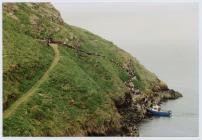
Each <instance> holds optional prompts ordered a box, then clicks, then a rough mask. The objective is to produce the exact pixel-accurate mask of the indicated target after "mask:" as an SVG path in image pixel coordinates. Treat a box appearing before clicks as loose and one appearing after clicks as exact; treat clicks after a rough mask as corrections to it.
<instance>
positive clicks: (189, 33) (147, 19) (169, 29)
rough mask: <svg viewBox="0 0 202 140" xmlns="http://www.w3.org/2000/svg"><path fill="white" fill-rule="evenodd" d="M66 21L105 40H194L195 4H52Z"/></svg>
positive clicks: (196, 36) (195, 32) (195, 36)
mask: <svg viewBox="0 0 202 140" xmlns="http://www.w3.org/2000/svg"><path fill="white" fill-rule="evenodd" d="M54 6H55V7H56V8H57V9H58V10H59V11H60V12H61V15H62V17H63V19H64V20H65V22H67V23H68V24H72V25H76V26H79V27H83V28H85V29H87V30H90V31H92V32H94V33H96V34H98V35H100V36H102V37H104V38H106V39H109V40H111V41H114V42H115V43H116V44H118V42H119V41H123V40H124V41H130V40H133V41H134V40H139V41H141V40H147V41H153V40H155V41H156V40H197V39H198V33H197V32H198V20H197V17H198V14H197V11H198V7H197V4H196V3H65V4H64V3H54Z"/></svg>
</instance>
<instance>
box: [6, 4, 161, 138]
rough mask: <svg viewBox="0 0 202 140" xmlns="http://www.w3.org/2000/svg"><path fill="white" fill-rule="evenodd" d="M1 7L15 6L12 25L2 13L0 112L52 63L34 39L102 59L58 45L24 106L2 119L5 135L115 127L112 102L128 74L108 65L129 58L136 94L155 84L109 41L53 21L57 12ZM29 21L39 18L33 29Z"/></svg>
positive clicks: (73, 132)
mask: <svg viewBox="0 0 202 140" xmlns="http://www.w3.org/2000/svg"><path fill="white" fill-rule="evenodd" d="M4 6H7V7H8V6H11V7H12V6H17V7H18V9H17V12H16V13H15V14H14V15H15V16H16V17H17V20H16V19H14V18H13V17H11V16H10V15H9V10H5V7H4V14H3V25H4V28H3V46H4V48H3V62H4V64H3V70H4V75H3V76H4V80H3V86H4V91H3V96H4V99H3V100H4V103H5V105H4V108H7V107H8V106H9V105H10V104H12V103H13V102H14V101H16V100H17V99H18V98H19V97H20V96H21V95H23V94H24V93H25V92H26V91H27V90H28V89H30V87H31V86H32V85H33V84H34V83H35V82H36V81H37V80H38V79H39V78H40V77H41V76H42V75H43V73H44V72H45V71H46V69H47V68H48V66H49V65H50V63H51V62H52V60H53V57H54V54H53V51H52V49H51V48H50V47H48V46H46V44H45V43H40V41H39V39H46V38H47V37H49V36H51V37H53V39H55V40H60V41H65V40H66V41H67V44H69V45H73V46H74V44H75V40H79V42H80V44H81V46H80V49H82V50H85V51H88V52H94V53H98V54H102V55H104V56H105V58H103V57H96V56H92V55H84V56H83V55H81V54H79V53H78V52H76V51H75V50H72V49H70V48H66V47H65V46H58V47H59V51H60V61H59V63H58V64H57V65H56V67H54V69H53V71H51V72H50V75H49V77H48V79H47V80H46V81H45V82H44V83H42V85H41V86H40V88H39V89H38V90H37V91H36V94H34V95H33V96H32V97H31V99H30V100H29V102H27V103H26V104H21V105H20V107H19V108H18V109H17V110H16V112H15V113H14V114H13V115H12V116H11V117H9V118H4V120H3V135H4V136H69V135H71V136H80V135H88V134H94V133H97V134H102V133H103V134H104V133H105V132H107V131H108V130H109V129H112V128H119V127H120V122H121V116H120V114H119V113H118V111H117V109H116V107H115V104H114V99H118V98H123V97H124V93H125V91H126V87H125V84H124V82H125V81H126V80H128V74H127V72H126V71H125V70H124V69H122V68H121V67H119V66H116V65H115V64H114V63H112V62H111V61H110V60H115V61H116V62H117V63H119V64H124V63H126V62H127V61H128V60H129V59H132V60H133V69H134V70H135V72H136V75H137V77H138V80H136V81H133V82H134V84H135V86H136V87H137V88H139V89H140V90H141V91H145V90H146V89H150V88H152V86H153V85H154V84H155V83H157V82H158V80H157V77H156V76H155V75H154V74H152V73H151V72H149V71H148V70H146V69H145V68H144V67H143V66H142V65H141V64H139V62H138V61H137V60H136V59H135V58H133V57H132V56H130V55H129V54H127V53H126V52H124V51H123V50H121V49H120V48H118V47H116V46H115V45H114V44H113V43H112V42H109V41H107V40H105V39H103V38H101V37H99V36H97V35H94V34H92V33H90V32H88V31H86V30H84V29H81V28H78V27H74V26H70V25H68V24H61V23H60V22H59V21H58V18H59V19H60V17H55V15H57V11H55V10H54V9H53V8H50V7H49V5H47V4H38V5H35V6H33V5H32V4H31V7H32V8H30V5H28V4H26V3H18V4H4ZM47 12H48V13H47ZM43 14H44V15H43ZM33 16H36V17H37V18H38V20H37V22H38V25H37V26H36V25H31V24H30V18H31V17H33ZM50 17H51V18H50ZM52 18H54V20H52ZM56 29H59V30H57V31H56ZM13 97H15V98H13Z"/></svg>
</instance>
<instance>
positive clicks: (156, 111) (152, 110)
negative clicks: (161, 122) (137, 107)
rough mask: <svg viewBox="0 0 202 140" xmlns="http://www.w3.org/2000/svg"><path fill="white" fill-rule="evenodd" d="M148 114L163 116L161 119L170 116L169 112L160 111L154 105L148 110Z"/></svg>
mask: <svg viewBox="0 0 202 140" xmlns="http://www.w3.org/2000/svg"><path fill="white" fill-rule="evenodd" d="M148 113H149V114H150V115H152V116H159V117H161V116H163V117H169V116H170V115H171V111H162V110H161V108H160V106H158V105H155V106H153V107H152V108H149V109H148Z"/></svg>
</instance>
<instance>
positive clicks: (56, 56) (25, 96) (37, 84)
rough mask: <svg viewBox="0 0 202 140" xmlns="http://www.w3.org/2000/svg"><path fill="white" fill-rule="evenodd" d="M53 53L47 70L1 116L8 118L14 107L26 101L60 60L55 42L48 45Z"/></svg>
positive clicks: (14, 109)
mask: <svg viewBox="0 0 202 140" xmlns="http://www.w3.org/2000/svg"><path fill="white" fill-rule="evenodd" d="M50 46H51V47H52V48H53V50H54V53H55V56H54V59H53V61H52V63H51V65H50V67H49V68H48V70H47V71H46V72H45V73H44V75H43V76H42V77H41V78H40V79H39V80H38V81H37V82H36V83H35V84H34V85H33V86H32V87H31V89H29V90H28V91H27V92H26V93H25V94H24V95H22V96H21V97H20V98H19V99H18V100H17V101H15V102H14V103H13V104H12V105H11V106H10V107H9V108H8V109H6V110H5V111H4V112H3V117H4V119H5V118H8V117H10V116H11V115H12V114H13V113H14V112H15V111H16V109H17V108H18V107H19V106H20V105H21V104H23V103H26V102H27V101H28V100H29V98H30V97H31V96H32V95H34V94H35V93H36V91H37V89H38V88H39V87H40V85H41V84H42V83H43V82H44V81H45V80H46V79H47V78H48V75H49V73H50V72H51V71H52V70H53V68H54V67H55V66H56V65H57V63H58V62H59V60H60V52H59V50H58V46H57V45H56V44H51V45H50Z"/></svg>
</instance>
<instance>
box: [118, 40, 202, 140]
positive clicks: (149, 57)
mask: <svg viewBox="0 0 202 140" xmlns="http://www.w3.org/2000/svg"><path fill="white" fill-rule="evenodd" d="M143 42H144V41H141V42H139V43H138V41H137V42H136V43H134V41H131V42H130V41H129V42H128V47H124V49H125V50H126V51H128V52H130V53H131V54H132V55H134V56H135V57H136V58H138V60H139V61H140V63H141V64H143V65H144V66H145V67H146V68H148V69H149V70H150V71H152V72H154V73H155V74H156V75H157V76H158V77H159V78H160V79H161V80H163V81H165V82H166V83H167V84H168V86H169V88H172V89H174V90H177V91H179V92H180V93H182V94H183V97H182V98H180V99H177V100H169V101H167V102H165V103H162V105H161V107H162V108H163V109H165V110H172V117H170V118H169V117H152V118H149V119H145V120H143V122H141V123H140V125H139V129H140V136H141V137H167V136H169V137H180V136H181V137H182V136H183V137H186V136H187V137H195V136H198V135H199V128H198V127H199V126H198V120H199V99H198V97H199V94H198V43H197V41H180V40H178V41H173V40H172V41H171V40H170V41H152V42H147V41H145V43H143ZM119 45H120V46H122V44H121V43H119ZM123 45H124V44H123ZM131 45H133V46H131Z"/></svg>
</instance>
